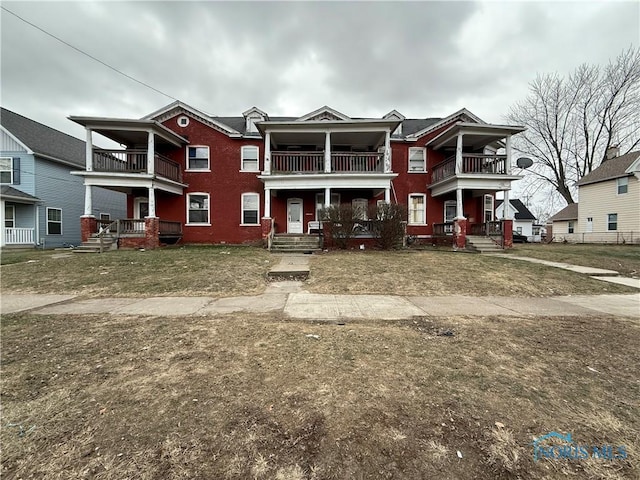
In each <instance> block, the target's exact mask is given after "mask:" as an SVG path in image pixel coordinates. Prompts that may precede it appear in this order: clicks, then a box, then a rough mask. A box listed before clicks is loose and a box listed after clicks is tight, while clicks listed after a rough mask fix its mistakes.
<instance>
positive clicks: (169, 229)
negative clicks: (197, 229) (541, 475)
mask: <svg viewBox="0 0 640 480" xmlns="http://www.w3.org/2000/svg"><path fill="white" fill-rule="evenodd" d="M159 233H160V235H163V236H182V223H180V222H172V221H169V220H160V231H159Z"/></svg>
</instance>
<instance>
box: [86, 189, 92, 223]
mask: <svg viewBox="0 0 640 480" xmlns="http://www.w3.org/2000/svg"><path fill="white" fill-rule="evenodd" d="M91 212H93V189H92V187H91V185H85V186H84V214H85V216H92V215H93V213H91Z"/></svg>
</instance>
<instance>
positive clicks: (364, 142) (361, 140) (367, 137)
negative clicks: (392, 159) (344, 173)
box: [271, 131, 385, 150]
mask: <svg viewBox="0 0 640 480" xmlns="http://www.w3.org/2000/svg"><path fill="white" fill-rule="evenodd" d="M384 140H385V132H384V131H364V132H347V131H335V132H331V146H334V145H338V146H353V147H371V148H378V147H379V146H380V145H383V144H384ZM288 145H291V146H302V145H315V146H317V147H319V148H320V149H322V150H324V145H325V132H308V131H306V132H305V131H296V132H271V146H272V148H274V149H276V150H277V149H280V148H283V147H285V146H288Z"/></svg>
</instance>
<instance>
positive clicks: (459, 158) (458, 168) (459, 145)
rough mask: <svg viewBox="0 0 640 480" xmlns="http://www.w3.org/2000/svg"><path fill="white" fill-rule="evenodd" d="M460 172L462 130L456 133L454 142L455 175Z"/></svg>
mask: <svg viewBox="0 0 640 480" xmlns="http://www.w3.org/2000/svg"><path fill="white" fill-rule="evenodd" d="M460 173H462V132H459V133H458V140H457V143H456V175H459V174H460Z"/></svg>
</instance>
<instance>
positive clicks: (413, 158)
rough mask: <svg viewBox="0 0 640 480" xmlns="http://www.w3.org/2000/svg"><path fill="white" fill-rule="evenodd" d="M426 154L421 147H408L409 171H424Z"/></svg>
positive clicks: (425, 169) (425, 168)
mask: <svg viewBox="0 0 640 480" xmlns="http://www.w3.org/2000/svg"><path fill="white" fill-rule="evenodd" d="M426 171H427V156H426V149H425V148H423V147H411V148H409V172H426Z"/></svg>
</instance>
